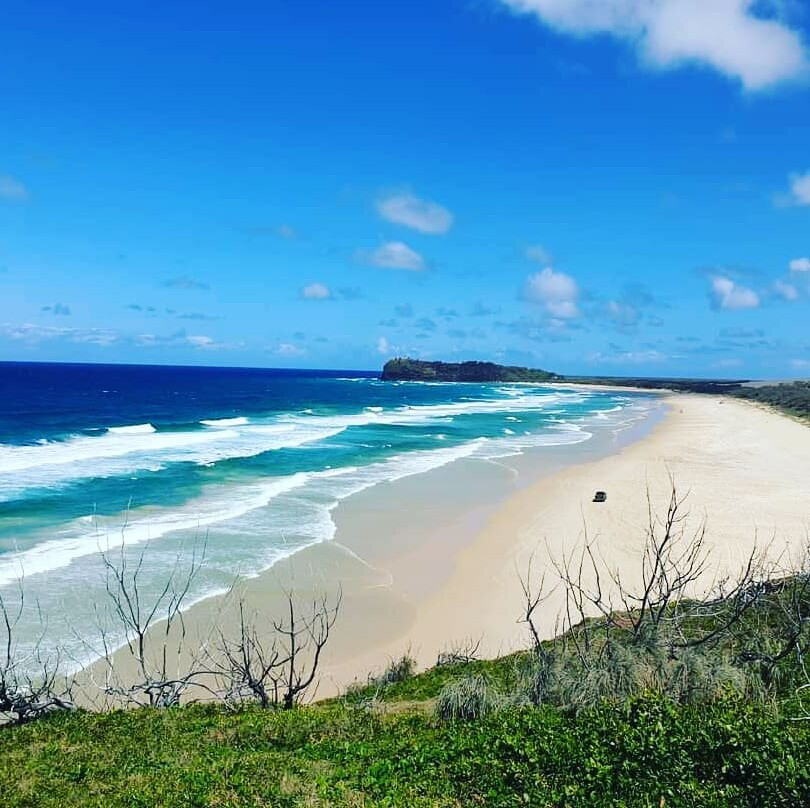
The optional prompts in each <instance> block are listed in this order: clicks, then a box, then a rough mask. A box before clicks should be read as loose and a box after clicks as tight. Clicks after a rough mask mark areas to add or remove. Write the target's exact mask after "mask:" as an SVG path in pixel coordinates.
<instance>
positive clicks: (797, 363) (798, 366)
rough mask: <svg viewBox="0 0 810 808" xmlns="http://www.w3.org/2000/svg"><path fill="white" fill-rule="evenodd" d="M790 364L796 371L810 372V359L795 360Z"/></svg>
mask: <svg viewBox="0 0 810 808" xmlns="http://www.w3.org/2000/svg"><path fill="white" fill-rule="evenodd" d="M790 364H791V367H793V368H794V369H795V370H801V371H805V370H808V371H810V359H794V360H793V361H792V362H791V363H790Z"/></svg>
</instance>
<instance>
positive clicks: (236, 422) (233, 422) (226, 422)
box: [200, 417, 249, 427]
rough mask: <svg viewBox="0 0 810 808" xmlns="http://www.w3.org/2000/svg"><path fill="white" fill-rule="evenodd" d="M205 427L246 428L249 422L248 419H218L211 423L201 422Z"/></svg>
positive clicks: (210, 421)
mask: <svg viewBox="0 0 810 808" xmlns="http://www.w3.org/2000/svg"><path fill="white" fill-rule="evenodd" d="M200 423H201V424H202V425H203V426H213V427H228V426H246V425H247V424H248V423H249V422H248V419H247V418H244V417H239V418H217V419H214V420H209V421H200Z"/></svg>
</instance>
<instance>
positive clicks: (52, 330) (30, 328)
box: [0, 323, 120, 346]
mask: <svg viewBox="0 0 810 808" xmlns="http://www.w3.org/2000/svg"><path fill="white" fill-rule="evenodd" d="M0 336H3V337H8V338H9V339H13V340H16V341H18V342H24V343H28V344H31V345H35V344H37V343H40V342H46V341H48V340H65V341H67V342H76V343H80V344H85V345H101V346H107V345H113V344H114V343H116V342H118V341H119V339H120V335H119V334H117V333H116V332H115V331H110V330H108V329H104V328H62V327H59V326H47V325H46V326H42V325H34V324H32V323H23V324H22V325H11V324H10V323H4V324H3V325H0Z"/></svg>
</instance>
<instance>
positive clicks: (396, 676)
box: [368, 651, 416, 687]
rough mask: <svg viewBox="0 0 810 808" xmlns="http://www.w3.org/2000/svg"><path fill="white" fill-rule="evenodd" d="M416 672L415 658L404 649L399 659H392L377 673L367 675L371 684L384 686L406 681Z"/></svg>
mask: <svg viewBox="0 0 810 808" xmlns="http://www.w3.org/2000/svg"><path fill="white" fill-rule="evenodd" d="M415 674H416V660H415V659H414V658H413V657H412V656H411V655H410V652H408V651H406V652H405V653H404V654H403V655H402V656H401V657H400V658H399V659H392V660H391V661H390V662H389V663H388V666H387V667H386V668H385V670H384V671H383V672H382V673H381V674H378V675H376V676H375V675H369V677H368V681H369V684H371V685H377V686H378V687H379V686H385V685H393V684H396V683H398V682H406V681H407V680H408V679H411V678H412V677H413V676H414V675H415Z"/></svg>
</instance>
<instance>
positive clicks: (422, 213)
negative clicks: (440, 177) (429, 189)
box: [377, 193, 454, 235]
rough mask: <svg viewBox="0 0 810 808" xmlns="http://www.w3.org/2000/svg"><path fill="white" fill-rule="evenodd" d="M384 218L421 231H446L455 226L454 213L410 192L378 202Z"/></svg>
mask: <svg viewBox="0 0 810 808" xmlns="http://www.w3.org/2000/svg"><path fill="white" fill-rule="evenodd" d="M377 212H378V213H379V214H380V216H382V217H383V219H386V220H387V221H389V222H394V223H395V224H401V225H404V226H405V227H410V228H412V229H413V230H418V231H419V232H420V233H430V234H434V235H435V234H438V233H446V232H447V231H448V230H449V229H450V228H451V227H452V226H453V218H454V217H453V214H452V213H451V212H450V211H449V210H447V208H445V207H442V206H441V205H439V204H437V203H436V202H430V201H428V200H426V199H419V197H417V196H414V195H413V194H410V193H401V194H393V195H391V196H387V197H385V198H384V199H381V200H380V201H379V202H378V203H377Z"/></svg>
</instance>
